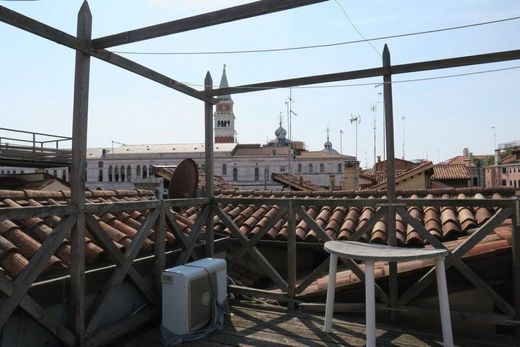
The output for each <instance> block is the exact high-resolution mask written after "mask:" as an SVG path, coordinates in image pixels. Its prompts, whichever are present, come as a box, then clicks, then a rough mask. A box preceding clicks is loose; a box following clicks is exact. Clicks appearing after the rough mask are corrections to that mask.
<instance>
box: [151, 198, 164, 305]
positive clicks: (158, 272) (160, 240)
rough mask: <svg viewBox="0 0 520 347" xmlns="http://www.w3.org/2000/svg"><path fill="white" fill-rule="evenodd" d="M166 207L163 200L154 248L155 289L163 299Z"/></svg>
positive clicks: (156, 227) (156, 225)
mask: <svg viewBox="0 0 520 347" xmlns="http://www.w3.org/2000/svg"><path fill="white" fill-rule="evenodd" d="M165 210H166V207H164V203H163V200H161V206H160V207H159V218H158V219H157V223H156V224H155V234H154V248H153V253H154V255H155V259H154V264H153V266H154V276H155V287H156V292H157V293H158V294H159V297H161V294H162V282H161V276H162V273H163V271H164V269H165V267H166V255H165V252H166V215H165Z"/></svg>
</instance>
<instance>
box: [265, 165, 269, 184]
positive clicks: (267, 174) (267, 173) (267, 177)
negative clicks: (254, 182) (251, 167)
mask: <svg viewBox="0 0 520 347" xmlns="http://www.w3.org/2000/svg"><path fill="white" fill-rule="evenodd" d="M264 180H265V181H269V168H265V169H264Z"/></svg>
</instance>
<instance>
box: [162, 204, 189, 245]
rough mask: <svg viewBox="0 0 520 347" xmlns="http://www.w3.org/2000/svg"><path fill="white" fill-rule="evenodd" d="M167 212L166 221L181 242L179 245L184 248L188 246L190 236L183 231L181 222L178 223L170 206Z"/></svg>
mask: <svg viewBox="0 0 520 347" xmlns="http://www.w3.org/2000/svg"><path fill="white" fill-rule="evenodd" d="M165 212H166V223H167V224H168V226H169V227H170V229H171V230H172V232H173V235H174V236H175V239H176V241H177V242H178V243H179V246H181V247H182V248H184V249H186V248H188V245H189V244H190V241H189V240H188V236H186V235H185V234H184V233H183V232H182V230H181V227H180V226H179V223H177V220H176V219H175V215H174V214H173V212H172V211H171V210H170V209H169V208H168V209H166V211H165Z"/></svg>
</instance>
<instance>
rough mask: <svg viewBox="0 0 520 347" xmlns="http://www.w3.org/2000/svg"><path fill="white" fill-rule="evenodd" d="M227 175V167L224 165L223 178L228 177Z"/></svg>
mask: <svg viewBox="0 0 520 347" xmlns="http://www.w3.org/2000/svg"><path fill="white" fill-rule="evenodd" d="M226 175H227V165H226V164H222V176H226Z"/></svg>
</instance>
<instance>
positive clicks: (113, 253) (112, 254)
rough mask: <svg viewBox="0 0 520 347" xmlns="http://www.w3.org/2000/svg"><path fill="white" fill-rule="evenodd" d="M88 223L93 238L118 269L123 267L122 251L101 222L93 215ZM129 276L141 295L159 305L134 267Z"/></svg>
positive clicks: (89, 216) (129, 270) (155, 296)
mask: <svg viewBox="0 0 520 347" xmlns="http://www.w3.org/2000/svg"><path fill="white" fill-rule="evenodd" d="M86 223H87V225H88V227H89V229H90V231H91V232H92V237H94V238H95V239H96V240H97V241H98V242H99V244H100V246H101V247H102V248H103V249H104V250H105V252H106V254H107V256H108V257H109V258H111V259H112V261H113V262H114V263H115V264H116V265H117V266H118V267H120V268H121V267H123V266H124V264H125V262H126V259H125V257H124V256H123V253H121V251H120V250H119V249H118V248H117V247H116V246H115V245H114V242H113V241H112V240H111V239H110V237H109V236H108V235H107V234H106V232H105V231H104V230H103V228H101V226H100V225H99V222H98V221H97V220H96V219H95V218H94V217H92V216H91V215H87V217H86ZM156 232H157V231H156ZM156 246H157V245H156ZM128 276H129V277H130V278H131V279H132V281H133V282H134V283H135V285H136V286H137V288H139V290H140V291H141V293H143V295H144V296H145V298H146V299H148V301H150V302H151V303H153V304H157V303H158V298H157V295H156V294H155V293H154V291H153V290H151V289H150V288H149V287H148V285H147V284H146V282H145V281H144V280H143V278H142V277H141V275H140V274H139V272H137V270H135V269H134V268H133V267H130V268H129V269H128Z"/></svg>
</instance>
